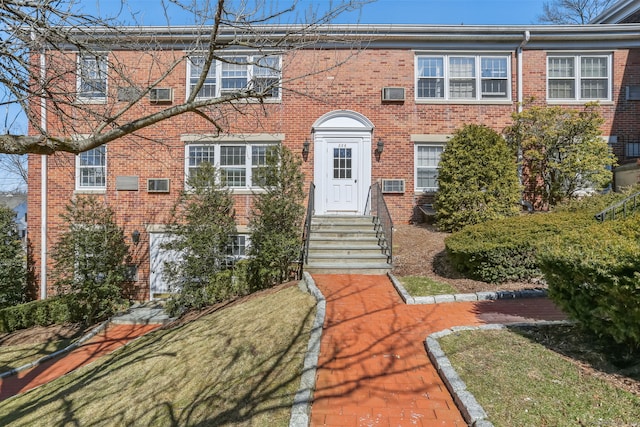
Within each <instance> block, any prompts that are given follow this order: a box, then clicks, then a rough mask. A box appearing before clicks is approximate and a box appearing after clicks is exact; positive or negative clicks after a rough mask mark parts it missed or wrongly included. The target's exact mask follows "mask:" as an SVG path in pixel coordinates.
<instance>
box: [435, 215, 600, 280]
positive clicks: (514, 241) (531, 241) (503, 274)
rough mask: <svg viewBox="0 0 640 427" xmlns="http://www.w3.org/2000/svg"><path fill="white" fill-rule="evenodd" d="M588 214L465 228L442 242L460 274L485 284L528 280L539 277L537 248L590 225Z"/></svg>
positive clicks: (525, 217)
mask: <svg viewBox="0 0 640 427" xmlns="http://www.w3.org/2000/svg"><path fill="white" fill-rule="evenodd" d="M593 222H594V221H593V219H592V217H591V216H590V215H588V214H584V213H583V214H575V213H557V214H549V213H537V214H533V215H521V216H518V217H513V218H505V219H501V220H496V221H489V222H485V223H482V224H477V225H473V226H469V227H465V228H464V229H463V230H461V231H459V232H457V233H454V234H452V235H451V236H449V237H448V238H447V239H446V240H445V244H446V248H447V253H448V255H449V258H450V259H451V261H452V263H453V265H454V267H455V268H456V269H457V270H458V271H459V272H461V273H463V274H466V275H467V276H469V277H471V278H473V279H476V280H482V281H484V282H490V283H501V282H506V281H510V280H530V279H533V278H537V277H540V276H541V275H542V273H541V271H540V269H539V267H538V261H537V254H538V248H539V247H540V245H541V244H543V243H544V242H545V240H546V239H548V238H549V237H552V236H555V235H558V234H559V233H562V232H564V230H567V229H571V228H572V227H586V226H588V225H589V224H591V223H593Z"/></svg>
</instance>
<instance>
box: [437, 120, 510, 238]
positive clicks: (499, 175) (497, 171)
mask: <svg viewBox="0 0 640 427" xmlns="http://www.w3.org/2000/svg"><path fill="white" fill-rule="evenodd" d="M519 201H520V185H519V182H518V176H517V168H516V159H515V155H514V153H513V152H512V151H511V150H510V149H509V147H508V146H507V143H506V142H505V140H504V139H503V138H502V136H500V135H499V134H498V133H497V132H495V131H494V130H492V129H490V128H488V127H486V126H482V125H474V124H470V125H465V126H463V127H462V128H461V129H459V130H457V131H456V132H455V134H454V136H453V137H452V138H451V139H450V140H449V142H448V143H447V147H446V149H445V151H444V152H443V153H442V157H441V160H440V163H439V172H438V192H437V193H436V198H435V205H436V223H437V226H438V228H440V229H441V230H445V231H456V230H460V229H461V228H463V227H464V226H466V225H470V224H478V223H481V222H483V221H488V220H492V219H497V218H502V217H507V216H513V215H516V214H517V213H518V212H519V210H520V207H519Z"/></svg>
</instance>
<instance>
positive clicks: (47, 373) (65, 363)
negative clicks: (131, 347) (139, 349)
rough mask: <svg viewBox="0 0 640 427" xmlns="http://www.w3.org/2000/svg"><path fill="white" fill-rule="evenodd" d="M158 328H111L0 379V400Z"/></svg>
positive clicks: (83, 363)
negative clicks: (35, 364)
mask: <svg viewBox="0 0 640 427" xmlns="http://www.w3.org/2000/svg"><path fill="white" fill-rule="evenodd" d="M159 326H160V325H111V326H109V327H108V328H107V329H106V330H104V331H102V332H100V333H98V334H97V335H96V336H95V337H93V338H91V339H90V340H89V341H87V342H86V343H84V344H83V345H81V346H80V347H78V348H76V349H75V350H72V351H71V352H70V353H68V354H66V355H63V356H61V357H59V358H55V359H51V360H48V361H46V362H44V363H43V364H41V365H39V366H36V367H35V368H32V369H27V370H25V371H22V372H20V373H18V374H17V375H13V376H11V377H8V378H4V379H2V380H0V400H4V399H7V398H9V397H11V396H14V395H16V394H20V393H24V392H25V391H28V390H31V389H33V388H35V387H37V386H39V385H42V384H45V383H47V382H49V381H52V380H54V379H56V378H58V377H61V376H63V375H65V374H67V373H69V372H71V371H73V370H74V369H77V368H79V367H81V366H84V365H86V364H88V363H90V362H92V361H94V360H96V359H97V358H99V357H100V356H103V355H105V354H108V353H111V352H112V351H114V350H116V349H117V348H119V347H122V346H123V345H124V344H126V343H128V342H129V341H132V340H133V339H135V338H138V337H140V336H142V335H144V334H146V333H147V332H150V331H152V330H153V329H156V328H158V327H159Z"/></svg>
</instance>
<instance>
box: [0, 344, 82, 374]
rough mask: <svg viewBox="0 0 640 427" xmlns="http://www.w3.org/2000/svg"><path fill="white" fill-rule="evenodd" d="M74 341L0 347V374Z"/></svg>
mask: <svg viewBox="0 0 640 427" xmlns="http://www.w3.org/2000/svg"><path fill="white" fill-rule="evenodd" d="M75 340H76V338H72V339H64V340H56V341H47V342H44V343H38V344H34V343H32V344H23V345H11V346H4V345H3V346H0V373H1V372H6V371H9V370H11V369H13V368H18V367H20V366H23V365H26V364H27V363H30V362H33V361H36V360H38V359H40V358H41V357H43V356H46V355H48V354H51V353H53V352H55V351H58V350H61V349H63V348H65V347H67V346H68V345H70V344H71V343H72V342H73V341H75Z"/></svg>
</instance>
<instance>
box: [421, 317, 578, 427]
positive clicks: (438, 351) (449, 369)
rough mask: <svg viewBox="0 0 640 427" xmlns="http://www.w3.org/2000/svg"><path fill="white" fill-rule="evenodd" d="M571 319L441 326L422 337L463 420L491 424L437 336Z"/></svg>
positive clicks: (477, 425)
mask: <svg viewBox="0 0 640 427" xmlns="http://www.w3.org/2000/svg"><path fill="white" fill-rule="evenodd" d="M569 323H571V322H569V321H566V320H559V321H542V322H522V323H511V324H508V325H507V324H502V323H494V324H488V325H481V326H456V327H452V328H449V329H444V330H442V331H439V332H434V333H433V334H431V335H429V336H428V337H427V338H426V339H425V341H424V346H425V348H426V349H427V354H428V356H429V359H430V360H431V363H433V366H434V367H435V368H436V370H437V371H438V375H440V378H442V381H443V382H444V383H445V385H446V386H447V389H448V390H449V393H451V396H453V401H454V402H455V404H456V406H457V407H458V409H459V410H460V413H461V414H462V416H463V417H464V420H465V421H466V422H467V424H469V425H470V426H472V427H493V424H492V423H491V422H490V421H488V420H487V413H486V412H485V411H484V409H483V408H482V406H481V405H480V404H479V403H478V401H477V400H476V398H475V397H474V396H473V394H471V392H469V390H467V385H466V384H465V383H464V381H462V379H461V378H460V376H459V375H458V373H457V372H456V370H455V369H453V366H451V362H450V361H449V358H448V357H447V356H446V355H445V353H444V351H442V348H441V347H440V343H439V342H438V339H440V338H442V337H446V336H447V335H451V334H453V333H456V332H460V331H477V330H481V331H483V330H501V329H508V328H510V327H528V326H540V325H563V324H569Z"/></svg>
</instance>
